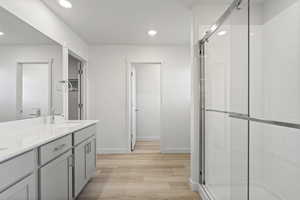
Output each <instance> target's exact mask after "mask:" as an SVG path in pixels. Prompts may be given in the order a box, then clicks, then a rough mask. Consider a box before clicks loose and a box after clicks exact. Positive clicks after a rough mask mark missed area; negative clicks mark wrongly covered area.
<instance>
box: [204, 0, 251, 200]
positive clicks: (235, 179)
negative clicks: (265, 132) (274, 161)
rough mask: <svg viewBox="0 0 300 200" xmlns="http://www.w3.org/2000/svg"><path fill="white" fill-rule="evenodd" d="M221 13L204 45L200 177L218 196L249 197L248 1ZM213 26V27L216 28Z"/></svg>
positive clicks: (213, 195)
mask: <svg viewBox="0 0 300 200" xmlns="http://www.w3.org/2000/svg"><path fill="white" fill-rule="evenodd" d="M236 2H238V1H234V4H233V5H234V9H232V10H228V12H229V11H230V13H225V15H223V17H224V19H221V21H222V25H221V26H219V27H218V29H217V30H216V31H215V33H214V34H212V35H211V36H210V37H209V39H208V40H206V41H204V42H203V41H202V43H201V42H200V44H201V45H200V49H201V62H200V63H201V80H202V81H201V108H202V109H201V116H202V117H201V136H202V137H201V142H202V154H201V155H202V156H201V157H202V159H201V161H202V163H201V164H202V169H201V179H202V180H201V181H202V184H203V186H204V189H205V190H206V192H207V193H208V195H209V196H210V197H211V198H212V199H215V200H246V199H248V195H249V188H248V185H249V184H248V180H249V179H248V163H249V162H248V147H249V144H248V142H249V140H248V137H249V123H248V121H245V120H241V119H237V118H234V116H245V117H247V116H249V100H248V99H249V64H248V63H249V61H248V42H249V40H248V37H249V24H248V22H249V19H248V16H249V15H248V13H249V12H248V11H249V9H248V1H246V0H245V1H243V2H242V4H241V5H239V6H238V7H237V6H236V5H237V4H235V3H236ZM213 28H215V27H214V26H212V29H213Z"/></svg>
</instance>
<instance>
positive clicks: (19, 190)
mask: <svg viewBox="0 0 300 200" xmlns="http://www.w3.org/2000/svg"><path fill="white" fill-rule="evenodd" d="M35 183H36V181H35V178H34V175H31V176H29V177H27V178H25V179H24V180H22V181H20V182H19V183H17V184H15V185H13V186H11V187H10V188H8V189H7V190H5V191H4V192H2V193H0V200H34V199H36V184H35Z"/></svg>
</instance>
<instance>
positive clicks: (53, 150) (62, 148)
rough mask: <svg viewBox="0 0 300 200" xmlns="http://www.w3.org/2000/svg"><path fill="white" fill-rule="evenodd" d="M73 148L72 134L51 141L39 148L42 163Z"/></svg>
mask: <svg viewBox="0 0 300 200" xmlns="http://www.w3.org/2000/svg"><path fill="white" fill-rule="evenodd" d="M70 148H72V136H71V135H68V136H65V137H63V138H60V139H58V140H55V141H53V142H51V143H48V144H46V145H44V146H42V147H40V149H39V156H40V165H44V164H45V163H47V162H48V161H50V160H52V159H54V158H56V157H57V156H59V155H61V154H62V153H64V152H66V151H67V150H69V149H70Z"/></svg>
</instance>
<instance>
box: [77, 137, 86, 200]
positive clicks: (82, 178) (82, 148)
mask: <svg viewBox="0 0 300 200" xmlns="http://www.w3.org/2000/svg"><path fill="white" fill-rule="evenodd" d="M86 146H87V143H86V142H83V143H81V144H80V145H78V146H76V148H75V151H74V172H75V173H74V175H75V176H74V178H75V181H74V182H75V193H74V195H75V197H77V196H78V194H79V193H80V192H81V190H82V189H83V187H84V185H85V184H86V183H87V174H86V165H85V163H86V149H87V148H86Z"/></svg>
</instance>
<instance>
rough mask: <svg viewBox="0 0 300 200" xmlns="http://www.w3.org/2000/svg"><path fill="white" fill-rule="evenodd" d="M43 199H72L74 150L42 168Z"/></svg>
mask: <svg viewBox="0 0 300 200" xmlns="http://www.w3.org/2000/svg"><path fill="white" fill-rule="evenodd" d="M40 188H41V194H40V195H41V200H62V199H66V200H71V199H72V152H71V151H69V152H67V153H65V154H63V155H62V156H60V157H59V158H57V159H55V160H54V161H52V162H50V163H49V164H47V165H46V166H44V167H42V168H41V169H40Z"/></svg>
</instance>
